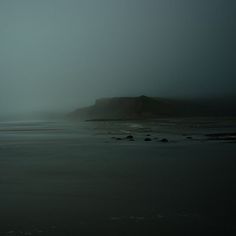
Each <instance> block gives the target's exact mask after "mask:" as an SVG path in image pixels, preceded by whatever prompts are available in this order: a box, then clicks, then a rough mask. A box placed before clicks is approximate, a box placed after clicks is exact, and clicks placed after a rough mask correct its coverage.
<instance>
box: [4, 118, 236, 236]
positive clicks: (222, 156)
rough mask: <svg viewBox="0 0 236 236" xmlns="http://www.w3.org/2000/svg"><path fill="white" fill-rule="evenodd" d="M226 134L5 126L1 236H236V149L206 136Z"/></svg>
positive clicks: (197, 128)
mask: <svg viewBox="0 0 236 236" xmlns="http://www.w3.org/2000/svg"><path fill="white" fill-rule="evenodd" d="M181 124H182V125H181ZM225 124H226V123H225V122H224V120H217V122H216V121H214V122H213V120H212V119H208V120H206V119H204V120H201V122H198V123H196V121H193V120H189V122H185V125H183V122H182V121H181V120H174V121H173V120H161V121H159V122H156V123H155V125H154V124H153V122H152V123H148V122H147V123H145V122H144V123H142V122H135V121H129V122H124V121H122V122H81V123H78V124H68V123H65V122H61V121H60V122H46V121H37V122H36V121H33V122H32V121H31V122H12V123H7V122H6V123H4V122H2V123H1V124H0V212H1V213H0V215H1V216H0V217H1V221H0V235H1V236H5V235H12V236H14V235H33V236H34V235H35V236H41V235H42V236H54V235H55V236H58V235H61V236H70V235H71V236H75V235H129V236H130V235H134V236H136V235H214V234H215V233H216V232H217V233H221V234H222V235H229V232H230V231H231V232H232V231H235V232H236V227H235V210H236V200H235V199H236V188H235V183H236V173H235V164H236V160H235V155H234V153H235V152H236V145H235V141H233V140H220V139H217V140H209V139H208V137H207V136H206V134H209V133H216V132H223V131H225V132H232V131H235V129H234V128H235V124H236V123H235V121H234V119H232V120H230V121H229V120H228V121H227V126H226V125H225ZM127 135H132V136H133V141H131V140H129V139H128V138H127ZM147 137H148V138H149V139H150V141H149V142H147V141H144V140H145V139H146V138H147ZM163 138H166V139H167V140H168V142H162V141H161V140H162V139H163Z"/></svg>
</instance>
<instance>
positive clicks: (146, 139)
mask: <svg viewBox="0 0 236 236" xmlns="http://www.w3.org/2000/svg"><path fill="white" fill-rule="evenodd" d="M144 141H146V142H150V141H152V139H150V138H145V139H144Z"/></svg>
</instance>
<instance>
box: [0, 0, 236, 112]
mask: <svg viewBox="0 0 236 236" xmlns="http://www.w3.org/2000/svg"><path fill="white" fill-rule="evenodd" d="M235 13H236V1H235V0H214V1H212V0H198V1H196V0H178V1H176V0H148V1H145V0H40V1H36V0H21V1H19V0H1V1H0V36H1V37H0V115H2V114H10V113H20V112H29V111H70V110H73V109H75V108H77V107H80V106H85V105H89V104H91V103H93V102H94V100H95V99H96V98H99V97H110V96H111V97H113V96H136V95H142V94H145V95H150V96H160V97H181V98H183V97H186V98H190V97H191V98H192V97H217V96H230V95H233V94H234V92H235V90H236V78H235V77H236V72H235V65H236V58H235V53H236V46H235V42H236V32H235V29H236V14H235Z"/></svg>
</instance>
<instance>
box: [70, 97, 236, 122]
mask: <svg viewBox="0 0 236 236" xmlns="http://www.w3.org/2000/svg"><path fill="white" fill-rule="evenodd" d="M233 107H235V103H230V102H229V101H224V102H222V101H220V102H219V101H200V102H199V101H180V100H179V101H178V100H168V99H161V98H155V97H146V96H140V97H120V98H103V99H98V100H96V102H95V104H94V105H93V106H90V107H86V108H81V109H77V110H76V111H74V112H72V113H71V114H69V117H70V118H75V119H80V120H127V119H153V118H158V117H180V116H222V115H223V116H228V115H230V116H231V115H233V116H235V115H236V110H235V109H232V108H233Z"/></svg>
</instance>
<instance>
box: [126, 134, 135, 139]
mask: <svg viewBox="0 0 236 236" xmlns="http://www.w3.org/2000/svg"><path fill="white" fill-rule="evenodd" d="M126 138H127V139H133V138H134V137H133V136H132V135H128V136H127V137H126Z"/></svg>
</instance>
